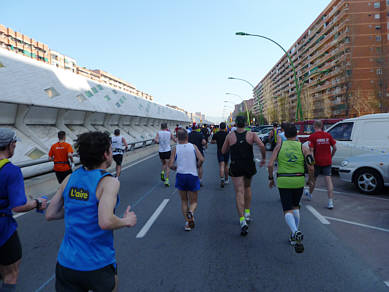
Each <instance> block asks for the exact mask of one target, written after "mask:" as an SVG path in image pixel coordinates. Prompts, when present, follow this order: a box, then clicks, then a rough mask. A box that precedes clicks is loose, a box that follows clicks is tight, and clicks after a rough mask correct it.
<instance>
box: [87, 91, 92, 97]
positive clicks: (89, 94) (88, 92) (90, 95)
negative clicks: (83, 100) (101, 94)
mask: <svg viewBox="0 0 389 292" xmlns="http://www.w3.org/2000/svg"><path fill="white" fill-rule="evenodd" d="M85 95H86V96H87V97H92V96H93V93H92V92H91V91H90V90H88V91H85Z"/></svg>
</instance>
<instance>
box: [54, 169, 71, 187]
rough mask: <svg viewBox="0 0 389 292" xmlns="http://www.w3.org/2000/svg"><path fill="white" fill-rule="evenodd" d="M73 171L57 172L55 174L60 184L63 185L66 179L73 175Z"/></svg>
mask: <svg viewBox="0 0 389 292" xmlns="http://www.w3.org/2000/svg"><path fill="white" fill-rule="evenodd" d="M72 172H73V171H72V170H71V169H69V170H67V171H56V172H55V176H56V177H57V180H58V182H59V183H60V184H61V183H62V182H63V181H64V180H65V178H66V177H67V176H68V175H69V174H71V173H72Z"/></svg>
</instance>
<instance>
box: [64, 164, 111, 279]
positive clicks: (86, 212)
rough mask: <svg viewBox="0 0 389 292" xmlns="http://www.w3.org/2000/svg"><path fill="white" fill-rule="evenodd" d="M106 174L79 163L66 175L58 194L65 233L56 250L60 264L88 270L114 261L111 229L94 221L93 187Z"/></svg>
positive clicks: (95, 213) (95, 210)
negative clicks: (66, 178) (60, 196)
mask: <svg viewBox="0 0 389 292" xmlns="http://www.w3.org/2000/svg"><path fill="white" fill-rule="evenodd" d="M107 175H110V173H108V172H106V171H104V170H101V169H94V170H86V169H85V168H83V167H80V168H79V169H77V170H76V171H75V172H74V173H73V174H72V175H71V176H70V178H69V181H68V183H67V185H66V187H65V190H64V192H63V195H62V196H63V199H64V209H65V235H64V238H63V241H62V244H61V247H60V249H59V252H58V262H59V264H60V265H62V266H64V267H67V268H69V269H73V270H77V271H92V270H97V269H100V268H103V267H105V266H107V265H110V264H115V263H116V259H115V250H114V247H113V231H112V230H103V229H101V228H100V226H99V223H98V222H99V219H98V207H99V201H98V199H97V198H96V189H97V185H98V184H99V182H100V180H101V179H102V178H103V177H105V176H107ZM118 202H119V198H118Z"/></svg>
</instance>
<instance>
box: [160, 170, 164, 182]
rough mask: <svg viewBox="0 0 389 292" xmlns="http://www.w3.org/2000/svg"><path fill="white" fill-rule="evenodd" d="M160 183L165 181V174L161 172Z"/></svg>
mask: <svg viewBox="0 0 389 292" xmlns="http://www.w3.org/2000/svg"><path fill="white" fill-rule="evenodd" d="M161 181H165V172H164V171H161Z"/></svg>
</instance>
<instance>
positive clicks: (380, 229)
mask: <svg viewBox="0 0 389 292" xmlns="http://www.w3.org/2000/svg"><path fill="white" fill-rule="evenodd" d="M324 218H326V219H328V220H333V221H338V222H342V223H347V224H351V225H356V226H360V227H365V228H370V229H374V230H379V231H383V232H389V229H386V228H382V227H377V226H371V225H367V224H362V223H358V222H354V221H348V220H344V219H339V218H334V217H329V216H324Z"/></svg>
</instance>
